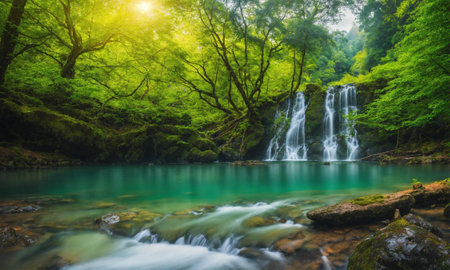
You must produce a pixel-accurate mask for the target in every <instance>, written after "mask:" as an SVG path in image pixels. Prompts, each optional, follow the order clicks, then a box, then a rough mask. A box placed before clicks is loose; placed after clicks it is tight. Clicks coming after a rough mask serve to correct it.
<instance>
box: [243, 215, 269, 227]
mask: <svg viewBox="0 0 450 270" xmlns="http://www.w3.org/2000/svg"><path fill="white" fill-rule="evenodd" d="M275 222H276V221H275V220H273V219H270V218H263V217H260V216H255V217H251V218H249V219H246V220H245V221H244V222H243V225H244V226H246V227H249V228H254V227H261V226H267V225H272V224H274V223H275Z"/></svg>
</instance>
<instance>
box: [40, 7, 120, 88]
mask: <svg viewBox="0 0 450 270" xmlns="http://www.w3.org/2000/svg"><path fill="white" fill-rule="evenodd" d="M51 2H52V3H47V2H45V1H44V2H42V3H41V2H39V1H32V3H33V4H34V6H35V7H36V8H37V13H41V14H42V13H43V14H47V15H48V16H49V17H48V18H50V20H51V22H50V21H49V20H44V19H42V17H40V16H37V14H33V16H32V18H33V20H34V22H35V23H37V24H38V25H39V26H40V27H41V30H42V31H44V32H46V33H47V34H48V35H50V36H51V37H52V38H53V40H54V41H55V42H56V43H57V45H58V46H59V47H62V50H61V49H60V48H57V49H56V51H57V53H56V55H55V54H54V53H51V51H52V50H48V49H49V48H50V47H52V45H53V44H51V43H46V44H45V46H44V47H46V48H44V49H43V50H40V51H41V53H44V54H46V55H48V56H50V57H51V58H52V59H53V60H55V61H56V62H58V64H59V65H60V66H61V76H62V77H63V78H68V79H73V78H75V65H76V62H77V60H78V59H79V57H80V56H82V55H83V54H87V53H91V52H95V51H99V50H102V49H104V48H105V47H106V46H107V45H108V44H110V43H112V42H115V41H117V40H116V39H114V38H115V37H117V36H118V35H119V33H120V27H119V26H118V25H119V22H118V21H119V20H118V18H116V19H113V20H112V24H113V26H104V25H102V24H103V23H101V22H98V21H96V20H95V19H94V17H95V16H96V15H95V14H94V13H95V12H97V11H98V10H97V9H100V6H98V5H104V4H97V3H96V2H95V1H93V2H90V1H88V2H90V3H89V4H90V5H88V3H83V4H84V6H83V5H81V3H79V5H80V6H81V7H79V8H78V10H77V11H75V12H74V7H73V4H72V2H73V0H58V5H54V4H53V1H51ZM96 4H97V5H96ZM103 7H104V6H103ZM104 8H105V7H104ZM106 8H111V7H109V6H108V7H106ZM116 8H118V7H116ZM111 13H112V12H111ZM98 25H100V27H99V28H97V29H95V27H96V26H98ZM94 35H98V36H96V37H94Z"/></svg>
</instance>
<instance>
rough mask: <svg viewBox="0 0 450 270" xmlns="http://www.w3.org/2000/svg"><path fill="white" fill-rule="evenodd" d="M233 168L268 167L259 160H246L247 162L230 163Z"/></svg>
mask: <svg viewBox="0 0 450 270" xmlns="http://www.w3.org/2000/svg"><path fill="white" fill-rule="evenodd" d="M230 165H231V166H255V165H266V163H264V162H262V161H259V160H245V161H234V162H231V163H230Z"/></svg>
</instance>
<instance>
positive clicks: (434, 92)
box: [361, 0, 450, 131]
mask: <svg viewBox="0 0 450 270" xmlns="http://www.w3.org/2000/svg"><path fill="white" fill-rule="evenodd" d="M446 14H448V5H446V4H445V1H442V0H433V1H424V2H421V3H420V4H419V5H418V6H417V7H416V8H415V9H414V11H413V12H412V13H411V18H410V23H409V24H408V25H406V26H405V32H404V38H403V39H402V40H401V41H400V42H399V43H398V44H397V45H396V47H395V48H394V49H393V50H392V51H391V53H390V54H391V55H392V56H391V57H390V58H387V59H386V61H387V62H386V63H385V64H382V65H379V66H377V67H375V68H374V69H373V72H372V73H371V74H369V76H368V78H367V79H368V80H372V81H375V80H377V79H379V78H384V79H387V80H388V81H389V82H388V86H387V87H386V88H383V89H380V90H379V91H378V93H377V94H378V98H377V99H376V100H375V101H374V102H373V103H372V104H370V105H369V106H367V110H366V112H365V113H364V114H363V115H362V116H361V117H362V119H363V121H366V123H367V124H369V125H371V126H374V127H378V128H382V129H384V130H386V131H397V130H400V129H423V128H424V127H426V126H429V125H438V126H442V127H448V126H449V124H450V106H449V100H450V91H449V88H448V86H449V85H450V76H449V67H450V57H449V56H448V44H450V30H449V28H448V25H449V23H450V20H449V18H448V16H447V15H446Z"/></svg>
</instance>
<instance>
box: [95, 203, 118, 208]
mask: <svg viewBox="0 0 450 270" xmlns="http://www.w3.org/2000/svg"><path fill="white" fill-rule="evenodd" d="M114 206H116V204H115V203H112V202H96V203H93V204H92V205H91V207H90V208H93V209H101V208H111V207H114Z"/></svg>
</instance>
